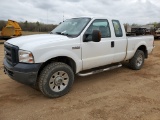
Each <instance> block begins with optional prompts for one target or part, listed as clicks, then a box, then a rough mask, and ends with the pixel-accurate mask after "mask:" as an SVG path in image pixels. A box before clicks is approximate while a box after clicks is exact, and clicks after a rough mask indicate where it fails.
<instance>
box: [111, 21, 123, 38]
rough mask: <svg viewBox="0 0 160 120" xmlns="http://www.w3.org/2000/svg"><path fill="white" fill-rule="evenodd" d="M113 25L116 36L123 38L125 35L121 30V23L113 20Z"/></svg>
mask: <svg viewBox="0 0 160 120" xmlns="http://www.w3.org/2000/svg"><path fill="white" fill-rule="evenodd" d="M112 23H113V27H114V32H115V36H116V37H122V36H123V33H122V29H121V25H120V23H119V21H118V20H112Z"/></svg>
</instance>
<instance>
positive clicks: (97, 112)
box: [0, 40, 160, 120]
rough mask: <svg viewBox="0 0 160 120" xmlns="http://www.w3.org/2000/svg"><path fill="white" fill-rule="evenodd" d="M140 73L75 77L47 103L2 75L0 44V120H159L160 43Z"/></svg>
mask: <svg viewBox="0 0 160 120" xmlns="http://www.w3.org/2000/svg"><path fill="white" fill-rule="evenodd" d="M155 45H156V47H155V49H154V51H153V53H152V54H151V55H150V56H149V58H148V59H147V60H145V64H144V66H143V68H142V69H141V70H139V71H134V70H130V69H128V68H127V66H126V65H125V64H124V66H123V67H121V68H118V69H115V70H111V71H107V72H103V73H99V74H96V75H92V76H88V77H78V76H76V79H75V82H74V84H73V87H72V89H71V91H70V92H69V93H68V94H67V95H65V96H63V97H60V98H56V99H49V98H46V97H44V96H43V95H42V94H41V93H40V92H39V91H36V90H34V89H32V88H30V87H29V86H26V85H23V84H20V83H17V82H16V81H14V80H12V79H10V78H9V77H8V76H7V75H5V74H4V73H3V69H2V67H3V65H2V61H3V56H4V54H3V53H4V52H3V44H0V63H1V64H0V120H53V119H54V120H63V119H64V120H97V119H98V120H160V40H156V41H155Z"/></svg>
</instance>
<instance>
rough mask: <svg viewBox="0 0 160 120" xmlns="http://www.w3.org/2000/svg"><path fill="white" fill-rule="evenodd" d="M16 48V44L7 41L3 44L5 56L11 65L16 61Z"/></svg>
mask: <svg viewBox="0 0 160 120" xmlns="http://www.w3.org/2000/svg"><path fill="white" fill-rule="evenodd" d="M18 50H19V48H18V47H17V46H14V45H11V44H9V43H7V42H6V43H5V44H4V51H5V58H6V60H7V62H8V63H9V64H10V65H12V66H14V65H16V64H17V63H18Z"/></svg>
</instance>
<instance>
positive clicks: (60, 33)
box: [56, 32, 72, 36]
mask: <svg viewBox="0 0 160 120" xmlns="http://www.w3.org/2000/svg"><path fill="white" fill-rule="evenodd" d="M56 33H57V34H59V35H65V36H72V35H70V34H68V33H63V32H56Z"/></svg>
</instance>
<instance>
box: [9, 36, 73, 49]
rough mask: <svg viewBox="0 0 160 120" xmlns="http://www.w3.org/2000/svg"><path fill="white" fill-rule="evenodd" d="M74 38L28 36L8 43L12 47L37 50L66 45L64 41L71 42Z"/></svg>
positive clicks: (13, 39)
mask: <svg viewBox="0 0 160 120" xmlns="http://www.w3.org/2000/svg"><path fill="white" fill-rule="evenodd" d="M71 39H73V38H69V37H67V36H64V35H56V34H37V35H28V36H21V37H17V38H12V39H10V40H8V41H7V43H10V44H12V45H15V46H18V47H19V48H20V49H25V48H28V47H30V48H35V47H38V46H41V45H44V44H46V45H47V44H48V45H51V44H52V45H53V43H54V45H56V44H60V43H61V42H62V43H65V42H64V41H67V42H68V41H69V40H71Z"/></svg>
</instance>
